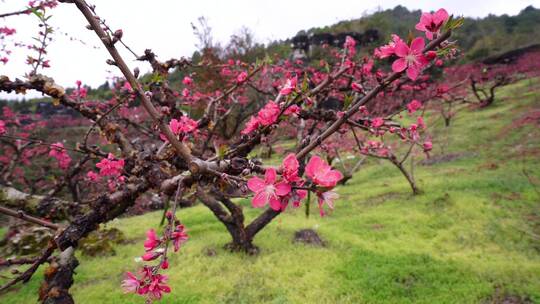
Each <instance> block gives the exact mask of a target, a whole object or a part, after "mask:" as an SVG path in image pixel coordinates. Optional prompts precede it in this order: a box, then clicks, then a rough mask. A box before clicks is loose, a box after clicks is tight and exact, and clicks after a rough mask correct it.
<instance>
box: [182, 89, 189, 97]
mask: <svg viewBox="0 0 540 304" xmlns="http://www.w3.org/2000/svg"><path fill="white" fill-rule="evenodd" d="M182 97H184V98H187V97H189V89H188V88H184V89H183V90H182Z"/></svg>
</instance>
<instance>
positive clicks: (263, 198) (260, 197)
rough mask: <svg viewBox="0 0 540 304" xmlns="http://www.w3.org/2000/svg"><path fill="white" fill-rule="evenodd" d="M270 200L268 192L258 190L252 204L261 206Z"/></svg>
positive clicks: (256, 206) (257, 206)
mask: <svg viewBox="0 0 540 304" xmlns="http://www.w3.org/2000/svg"><path fill="white" fill-rule="evenodd" d="M267 202H268V194H267V193H266V192H264V191H261V192H258V193H257V194H255V196H254V197H253V199H252V200H251V205H252V206H253V207H255V208H261V207H264V205H266V203H267Z"/></svg>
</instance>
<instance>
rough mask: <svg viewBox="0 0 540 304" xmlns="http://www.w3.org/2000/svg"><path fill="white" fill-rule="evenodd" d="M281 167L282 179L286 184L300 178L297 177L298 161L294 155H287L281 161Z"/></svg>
mask: <svg viewBox="0 0 540 304" xmlns="http://www.w3.org/2000/svg"><path fill="white" fill-rule="evenodd" d="M281 167H282V168H283V170H282V171H283V173H282V175H283V178H284V179H285V180H286V181H287V182H289V183H293V182H297V181H299V180H300V177H298V167H299V164H298V159H296V155H295V154H294V153H289V155H287V156H286V157H285V158H284V159H283V163H282V164H281Z"/></svg>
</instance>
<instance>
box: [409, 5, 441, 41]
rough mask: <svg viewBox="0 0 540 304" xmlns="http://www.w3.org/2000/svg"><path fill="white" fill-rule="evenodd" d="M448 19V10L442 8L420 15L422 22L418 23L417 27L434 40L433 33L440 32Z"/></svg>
mask: <svg viewBox="0 0 540 304" xmlns="http://www.w3.org/2000/svg"><path fill="white" fill-rule="evenodd" d="M446 20H448V12H447V11H446V10H445V9H444V8H441V9H439V10H438V11H436V12H435V13H434V14H430V13H423V14H422V16H421V17H420V22H418V24H416V27H415V28H416V29H417V30H419V31H422V32H426V37H427V39H429V40H433V38H434V37H433V34H438V33H439V32H440V30H441V27H442V26H443V24H444V23H445V22H446Z"/></svg>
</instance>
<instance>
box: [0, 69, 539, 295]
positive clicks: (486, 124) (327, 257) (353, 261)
mask: <svg viewBox="0 0 540 304" xmlns="http://www.w3.org/2000/svg"><path fill="white" fill-rule="evenodd" d="M531 87H533V88H535V89H534V91H530V88H531ZM539 87H540V82H539V81H538V79H535V80H531V81H529V80H526V81H521V82H519V83H516V84H513V85H510V86H507V87H505V88H503V89H501V92H500V94H499V99H498V100H497V102H496V103H495V104H494V105H493V106H492V107H490V108H488V109H484V110H474V111H473V110H470V109H464V110H462V111H461V112H460V113H459V114H458V115H457V117H456V118H455V120H454V121H453V122H452V125H451V127H450V129H448V130H445V129H444V127H443V126H442V125H441V123H442V122H441V121H440V120H439V121H438V122H436V127H435V131H434V132H433V133H434V140H435V144H434V151H433V153H432V155H434V156H436V155H438V154H441V146H442V144H445V145H446V146H447V147H446V148H445V152H446V153H458V154H459V153H461V154H463V155H464V156H463V157H461V158H459V159H456V160H453V161H450V162H441V163H438V164H435V165H432V166H417V167H416V168H415V177H416V179H417V181H418V183H419V185H420V187H421V189H422V190H423V194H421V195H418V196H412V195H411V191H410V189H409V188H408V185H407V183H406V181H405V179H404V178H403V177H402V176H401V175H400V173H399V172H398V171H397V170H396V169H395V168H393V167H392V166H391V165H389V164H387V163H385V162H379V161H373V160H370V161H368V162H367V163H366V165H365V166H363V167H362V170H361V171H360V172H358V174H356V175H355V177H354V178H353V179H352V180H350V182H349V183H348V184H347V185H346V186H343V187H340V188H338V192H339V193H340V195H341V198H340V200H339V201H338V202H337V204H336V209H335V211H334V212H333V213H332V214H331V215H329V216H327V217H324V218H320V217H318V216H317V215H316V214H313V215H312V216H311V217H310V218H306V217H305V216H304V214H303V212H304V210H303V209H300V210H288V211H287V212H286V213H285V214H283V215H282V216H280V217H278V218H277V220H275V221H274V222H273V223H271V224H270V225H269V227H267V229H265V230H264V231H262V232H261V233H260V234H259V235H258V236H257V238H256V240H255V243H256V244H257V245H258V246H259V247H260V248H261V249H262V251H261V253H260V254H259V255H258V256H255V257H252V256H245V255H243V254H237V253H230V252H228V251H226V250H224V249H223V248H222V246H223V245H224V244H225V243H226V242H228V241H229V236H228V234H227V233H226V232H225V229H224V227H223V226H222V225H221V224H220V223H218V222H217V221H216V220H215V219H214V218H213V217H212V215H211V214H210V212H209V211H208V210H207V209H205V208H204V207H203V206H196V207H193V208H189V209H183V210H180V211H179V216H180V217H181V218H182V220H183V221H184V223H185V225H186V226H187V227H188V229H189V234H190V240H189V241H188V243H186V245H185V247H184V248H183V249H182V250H181V251H180V252H179V253H178V254H173V255H172V259H171V263H170V264H171V268H170V270H168V271H166V273H167V274H168V275H169V276H170V284H171V286H172V288H173V291H172V293H171V294H170V295H166V296H165V298H164V301H163V303H479V302H480V303H481V302H482V301H486V300H488V299H490V297H491V296H492V295H493V294H494V293H495V292H496V290H498V292H499V293H503V294H512V295H518V296H521V297H528V298H530V299H531V300H532V301H533V302H540V239H539V238H540V197H539V196H538V194H537V192H535V189H534V186H533V185H532V184H531V183H530V182H529V181H528V179H527V178H526V177H525V175H524V174H523V173H522V170H523V169H526V170H528V171H529V172H530V173H531V175H532V176H533V177H534V178H536V179H537V180H540V165H539V163H540V130H539V125H538V124H528V125H525V126H523V127H519V128H510V127H511V126H512V122H513V121H516V120H519V119H520V118H521V117H522V116H523V115H525V114H527V113H529V112H532V111H534V110H537V111H538V110H540V92H539V89H538V88H539ZM435 120H436V116H435V115H434V114H432V115H431V117H429V121H435ZM445 138H448V139H449V141H450V142H444V141H445ZM421 157H422V156H421V153H420V154H419V155H417V156H415V160H419V159H420V158H421ZM533 182H535V181H533ZM536 182H538V181H536ZM537 189H540V185H538V186H537ZM245 210H246V213H247V216H248V218H253V217H254V216H256V214H258V212H260V210H254V209H252V208H250V207H248V206H247V204H246V208H245ZM160 216H161V214H160V213H159V212H154V213H149V214H146V215H144V216H138V217H132V218H126V219H121V220H115V221H113V222H111V223H109V224H108V225H107V226H109V227H117V228H119V229H121V230H122V231H124V232H125V234H126V236H127V237H128V238H129V239H131V240H133V242H132V243H130V244H128V245H121V246H119V247H118V248H117V249H116V251H117V254H116V256H112V257H103V258H86V257H80V262H81V265H80V266H79V267H78V268H77V275H76V276H75V285H74V286H73V288H72V292H73V294H74V296H75V299H76V302H78V303H143V302H144V300H143V299H141V298H140V297H138V296H134V295H123V294H122V291H121V289H120V281H121V280H122V276H123V273H124V272H125V271H133V270H135V269H136V268H137V267H138V265H139V264H137V263H136V262H135V261H134V258H135V257H136V256H138V255H140V254H141V253H142V251H143V247H142V243H143V240H144V232H145V231H146V230H147V229H149V228H152V227H157V225H158V223H159V219H160ZM301 228H313V229H316V230H317V231H318V233H319V234H320V235H321V237H322V238H323V239H324V240H325V241H326V242H327V246H326V247H325V248H315V247H311V246H307V245H298V244H294V243H293V242H292V237H293V233H294V231H295V230H297V229H301ZM210 249H211V250H215V252H216V255H215V256H208V255H206V254H205V252H207V250H210ZM41 279H42V273H41V272H38V273H37V274H36V275H35V276H34V277H33V278H32V280H31V281H30V282H29V283H28V284H26V285H22V286H19V287H18V288H17V290H14V291H12V292H10V293H7V294H6V295H3V296H2V298H1V299H0V302H1V303H6V304H8V303H34V302H35V301H36V294H37V290H38V288H39V284H40V282H41Z"/></svg>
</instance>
